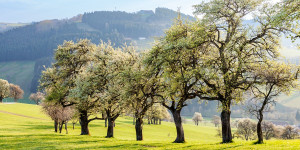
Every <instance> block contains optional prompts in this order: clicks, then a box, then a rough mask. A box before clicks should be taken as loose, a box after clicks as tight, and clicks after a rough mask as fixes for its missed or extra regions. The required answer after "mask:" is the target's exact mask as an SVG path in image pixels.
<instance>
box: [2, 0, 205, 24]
mask: <svg viewBox="0 0 300 150" xmlns="http://www.w3.org/2000/svg"><path fill="white" fill-rule="evenodd" d="M200 2H201V0H0V14H1V15H0V22H7V23H15V22H24V23H26V22H33V21H41V20H45V19H64V18H71V17H73V16H76V15H78V14H82V13H84V12H92V11H101V10H109V11H112V10H121V11H127V12H136V11H139V10H154V9H155V8H156V7H166V8H170V9H173V10H177V8H178V7H180V10H181V12H182V13H185V14H189V15H192V13H193V7H192V5H195V4H199V3H200Z"/></svg>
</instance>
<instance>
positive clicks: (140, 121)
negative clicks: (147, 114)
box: [135, 117, 143, 141]
mask: <svg viewBox="0 0 300 150" xmlns="http://www.w3.org/2000/svg"><path fill="white" fill-rule="evenodd" d="M142 124H143V119H142V118H139V117H137V118H136V123H135V133H136V140H137V141H142V140H143V126H142Z"/></svg>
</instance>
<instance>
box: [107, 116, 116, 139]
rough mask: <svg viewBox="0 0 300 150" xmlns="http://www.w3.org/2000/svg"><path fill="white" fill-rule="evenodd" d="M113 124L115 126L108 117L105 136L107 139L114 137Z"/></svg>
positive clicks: (113, 121)
mask: <svg viewBox="0 0 300 150" xmlns="http://www.w3.org/2000/svg"><path fill="white" fill-rule="evenodd" d="M114 124H115V120H113V119H112V118H110V117H108V128H107V134H106V137H107V138H111V137H114Z"/></svg>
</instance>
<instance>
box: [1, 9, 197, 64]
mask: <svg viewBox="0 0 300 150" xmlns="http://www.w3.org/2000/svg"><path fill="white" fill-rule="evenodd" d="M177 14H178V13H177V12H176V11H173V10H170V9H166V8H157V9H156V10H155V12H153V11H147V10H142V11H139V12H137V13H126V12H121V11H113V12H111V11H97V12H92V13H85V14H83V15H78V16H76V17H73V18H71V19H65V20H45V21H41V22H36V23H32V24H30V25H27V26H23V27H19V28H15V29H12V30H9V31H6V32H4V33H0V61H1V62H3V61H23V60H38V59H40V58H44V57H49V56H50V57H51V56H52V55H53V49H55V48H56V47H57V45H59V44H62V43H63V41H64V40H74V41H76V40H78V39H81V38H87V39H90V40H92V42H93V43H99V41H100V40H103V41H108V40H109V41H111V42H112V43H114V44H115V45H116V46H119V45H121V44H123V43H124V42H133V41H134V40H136V39H138V38H142V39H145V38H150V37H153V36H161V35H163V32H164V29H167V28H168V27H170V26H171V24H172V22H173V20H174V19H175V18H176V16H177ZM181 16H182V18H185V19H193V18H192V17H191V16H187V15H184V14H181Z"/></svg>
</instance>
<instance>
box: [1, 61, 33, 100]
mask: <svg viewBox="0 0 300 150" xmlns="http://www.w3.org/2000/svg"><path fill="white" fill-rule="evenodd" d="M34 65H35V62H34V61H13V62H0V78H1V79H5V80H8V81H9V82H11V83H13V84H17V85H19V86H20V87H21V88H22V89H23V90H24V92H25V93H29V92H30V91H29V90H30V86H31V81H32V78H33V71H34ZM26 96H28V94H27V95H26Z"/></svg>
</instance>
